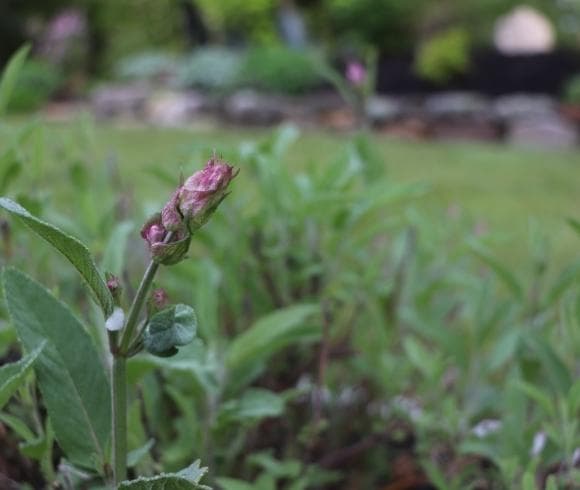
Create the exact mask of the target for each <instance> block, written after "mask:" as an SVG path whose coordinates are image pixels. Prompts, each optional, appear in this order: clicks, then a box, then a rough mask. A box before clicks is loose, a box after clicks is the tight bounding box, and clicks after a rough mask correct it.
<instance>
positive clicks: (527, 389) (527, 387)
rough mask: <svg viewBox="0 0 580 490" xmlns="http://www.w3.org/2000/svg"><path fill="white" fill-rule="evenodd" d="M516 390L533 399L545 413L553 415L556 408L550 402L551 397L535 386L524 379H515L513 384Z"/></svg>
mask: <svg viewBox="0 0 580 490" xmlns="http://www.w3.org/2000/svg"><path fill="white" fill-rule="evenodd" d="M514 386H515V387H516V388H517V389H518V390H520V391H521V392H523V393H525V394H526V395H527V396H528V397H529V398H530V399H531V400H533V401H535V402H536V403H537V404H538V405H539V406H540V407H541V408H542V409H543V410H544V412H545V413H546V414H547V415H550V416H552V417H553V416H555V415H556V409H555V407H554V404H553V402H552V398H551V397H550V396H549V395H548V394H546V393H544V392H543V391H542V390H541V389H540V388H538V387H537V386H535V385H533V384H531V383H526V382H525V381H517V382H516V383H515V385H514Z"/></svg>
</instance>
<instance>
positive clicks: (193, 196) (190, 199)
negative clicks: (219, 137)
mask: <svg viewBox="0 0 580 490" xmlns="http://www.w3.org/2000/svg"><path fill="white" fill-rule="evenodd" d="M237 174H238V171H237V170H236V169H234V167H232V166H231V165H228V164H227V163H225V162H223V161H221V160H219V159H217V158H216V157H212V158H211V159H210V160H209V161H208V162H207V164H206V166H205V167H204V168H203V169H202V170H200V171H198V172H196V173H194V174H193V175H192V176H191V177H189V178H188V179H187V180H186V181H185V183H184V184H183V185H182V186H181V187H179V188H178V189H177V191H176V192H175V193H174V194H173V196H172V197H171V199H170V200H169V202H168V203H167V204H166V205H165V207H164V208H163V211H162V212H161V222H162V225H163V226H164V227H165V229H167V230H178V229H179V228H180V227H182V226H183V225H185V226H186V227H187V229H188V230H189V232H190V233H193V232H194V231H195V230H197V229H198V228H200V227H201V226H203V225H204V224H205V223H206V222H207V220H208V219H209V217H210V216H211V215H212V214H213V212H214V211H215V210H216V209H217V207H218V205H219V204H220V203H221V202H222V201H223V199H224V198H225V197H226V195H227V188H228V186H229V184H230V182H231V181H232V179H233V178H234V177H235V176H236V175H237Z"/></svg>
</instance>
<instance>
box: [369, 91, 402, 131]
mask: <svg viewBox="0 0 580 490" xmlns="http://www.w3.org/2000/svg"><path fill="white" fill-rule="evenodd" d="M365 110H366V115H367V118H368V120H369V122H370V123H371V124H372V125H373V126H382V125H383V124H386V123H388V122H391V121H394V120H396V119H397V118H398V117H400V116H401V114H402V107H401V102H400V101H398V100H396V99H394V98H392V97H385V96H379V95H375V96H372V97H369V99H368V100H367V102H366V108H365Z"/></svg>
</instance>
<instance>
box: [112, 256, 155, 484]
mask: <svg viewBox="0 0 580 490" xmlns="http://www.w3.org/2000/svg"><path fill="white" fill-rule="evenodd" d="M158 268H159V264H157V263H155V262H153V261H151V262H150V263H149V266H148V267H147V270H146V271H145V274H144V275H143V279H142V280H141V284H139V288H138V289H137V294H136V295H135V298H134V299H133V303H132V304H131V307H130V308H129V313H128V315H127V321H126V322H125V326H124V328H123V330H122V332H123V335H122V337H121V340H120V342H119V345H118V347H115V348H113V349H112V352H113V376H112V377H113V380H112V385H111V386H112V397H111V398H112V402H113V434H112V437H113V478H114V483H115V486H118V485H119V484H120V483H121V482H122V481H123V480H126V479H127V352H128V350H129V348H130V347H131V342H132V340H133V334H134V332H135V328H136V326H137V323H138V321H139V314H140V313H141V310H142V308H143V305H144V304H145V299H146V298H147V294H148V293H149V289H150V288H151V284H152V283H153V278H154V277H155V274H156V273H157V269H158Z"/></svg>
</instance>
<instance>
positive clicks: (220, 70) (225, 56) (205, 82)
mask: <svg viewBox="0 0 580 490" xmlns="http://www.w3.org/2000/svg"><path fill="white" fill-rule="evenodd" d="M242 60H243V54H242V53H241V52H239V51H235V50H232V49H228V48H221V47H210V48H201V49H198V50H196V51H195V52H194V53H193V54H192V55H191V56H190V57H189V58H188V59H186V60H185V61H184V62H183V64H182V65H181V67H180V70H179V72H178V74H177V84H178V85H179V86H181V87H197V88H202V89H206V90H215V91H223V90H230V89H233V88H235V87H236V86H237V84H238V82H239V79H240V68H241V66H242Z"/></svg>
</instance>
